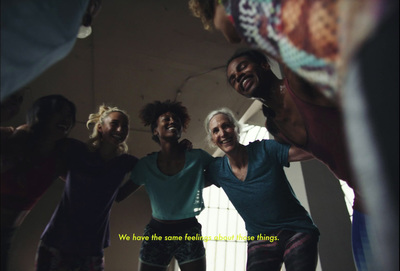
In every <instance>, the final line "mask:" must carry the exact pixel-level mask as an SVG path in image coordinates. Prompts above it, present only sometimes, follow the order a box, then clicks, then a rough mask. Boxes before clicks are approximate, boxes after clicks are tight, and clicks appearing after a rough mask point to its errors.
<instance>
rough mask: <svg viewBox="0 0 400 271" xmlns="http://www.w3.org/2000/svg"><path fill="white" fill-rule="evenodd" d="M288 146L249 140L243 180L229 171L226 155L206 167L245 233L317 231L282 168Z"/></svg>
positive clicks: (211, 180)
mask: <svg viewBox="0 0 400 271" xmlns="http://www.w3.org/2000/svg"><path fill="white" fill-rule="evenodd" d="M289 148H290V146H289V145H284V144H280V143H278V142H276V141H275V140H262V141H255V142H252V143H250V144H249V145H248V146H246V149H247V152H248V156H249V162H248V169H247V176H246V178H245V180H244V181H241V180H239V179H237V178H236V176H235V175H234V174H233V172H232V170H231V168H230V165H229V161H228V158H227V157H226V156H224V157H220V158H217V159H216V160H215V161H214V162H213V163H211V164H210V166H209V168H208V170H207V177H208V179H209V181H210V182H212V183H213V184H215V185H216V186H218V187H222V188H223V189H224V191H225V193H226V194H227V196H228V198H229V200H230V201H231V202H232V204H233V205H234V206H235V208H236V210H237V211H238V213H239V214H240V216H241V217H242V218H243V220H244V222H245V225H246V230H247V232H248V235H249V236H257V235H259V234H270V233H274V232H276V231H279V230H292V231H300V232H318V229H317V227H316V226H315V225H314V223H313V221H312V220H311V217H310V216H309V214H308V212H307V211H306V210H305V209H304V207H303V206H302V205H301V204H300V202H299V201H298V199H297V198H296V195H295V193H294V191H293V189H292V187H291V186H290V184H289V181H288V180H287V178H286V175H285V172H284V170H283V166H289V163H288V154H289Z"/></svg>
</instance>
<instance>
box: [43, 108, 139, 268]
mask: <svg viewBox="0 0 400 271" xmlns="http://www.w3.org/2000/svg"><path fill="white" fill-rule="evenodd" d="M128 122H129V119H128V115H127V114H126V113H125V112H124V111H122V110H120V109H118V108H117V107H109V106H105V105H102V106H100V108H99V111H98V112H97V113H93V114H90V115H89V120H88V121H87V126H88V127H89V125H92V124H94V127H93V132H92V135H91V136H90V139H89V141H88V142H87V144H84V143H83V142H80V141H78V140H73V139H69V140H67V142H65V149H64V150H63V157H64V165H65V167H66V169H67V170H68V171H67V172H68V173H67V175H66V176H65V181H66V184H65V189H64V192H63V195H62V198H61V201H60V203H59V205H58V207H57V208H56V210H55V212H54V214H53V216H52V218H51V220H50V222H49V223H48V225H47V226H46V229H45V230H44V232H43V234H42V237H41V243H40V246H39V249H38V255H37V267H36V268H37V270H38V271H39V270H40V271H50V270H64V269H63V268H67V269H68V270H69V269H74V270H75V269H76V268H78V269H79V270H90V271H94V270H96V271H97V270H104V248H106V247H108V246H109V245H110V239H109V220H110V211H111V206H112V204H113V202H114V199H115V197H116V195H117V192H118V188H119V187H120V185H121V183H122V181H123V179H124V177H125V175H126V174H127V173H129V172H130V171H131V170H132V168H133V167H134V166H135V164H136V162H137V158H136V157H134V156H132V155H129V154H127V151H128V147H127V145H126V138H127V136H128V131H129V124H128Z"/></svg>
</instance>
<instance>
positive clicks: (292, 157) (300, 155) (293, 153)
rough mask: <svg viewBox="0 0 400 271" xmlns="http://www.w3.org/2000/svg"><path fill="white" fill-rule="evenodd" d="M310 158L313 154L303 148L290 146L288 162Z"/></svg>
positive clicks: (312, 157)
mask: <svg viewBox="0 0 400 271" xmlns="http://www.w3.org/2000/svg"><path fill="white" fill-rule="evenodd" d="M311 159H314V156H313V155H312V154H311V153H309V152H306V151H305V150H302V149H300V148H297V147H295V146H291V147H290V149H289V155H288V162H298V161H306V160H311Z"/></svg>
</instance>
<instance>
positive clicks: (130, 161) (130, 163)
mask: <svg viewBox="0 0 400 271" xmlns="http://www.w3.org/2000/svg"><path fill="white" fill-rule="evenodd" d="M118 159H119V163H120V164H123V165H124V166H126V167H127V168H128V170H131V169H133V167H134V166H135V165H136V164H137V163H138V161H139V159H138V158H137V157H136V156H133V155H130V154H127V153H125V154H122V155H121V156H119V157H118Z"/></svg>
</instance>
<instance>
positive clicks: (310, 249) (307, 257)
mask: <svg viewBox="0 0 400 271" xmlns="http://www.w3.org/2000/svg"><path fill="white" fill-rule="evenodd" d="M318 240H319V237H318V235H317V234H315V233H306V232H294V231H287V230H281V231H279V232H278V234H277V240H276V241H274V242H270V241H268V240H256V241H250V242H249V243H248V249H247V255H248V256H247V271H265V270H268V271H280V270H281V267H282V264H283V263H285V267H286V270H287V271H315V268H316V266H317V261H318Z"/></svg>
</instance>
